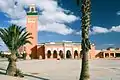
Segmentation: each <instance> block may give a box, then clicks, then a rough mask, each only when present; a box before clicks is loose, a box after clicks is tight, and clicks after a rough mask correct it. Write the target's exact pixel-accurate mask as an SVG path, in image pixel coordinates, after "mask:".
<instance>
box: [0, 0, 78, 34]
mask: <svg viewBox="0 0 120 80" xmlns="http://www.w3.org/2000/svg"><path fill="white" fill-rule="evenodd" d="M15 2H17V4H16V5H15ZM0 4H1V5H0V10H1V11H2V12H4V13H6V14H7V16H8V17H10V18H11V19H12V20H11V21H10V23H14V24H18V25H20V26H26V11H25V10H24V7H25V6H28V5H30V4H36V6H37V7H38V8H39V9H40V10H42V12H41V15H39V28H38V29H39V31H49V32H55V33H59V34H64V35H67V34H71V33H72V32H73V31H74V30H72V29H71V28H70V27H68V26H66V25H65V23H71V22H74V21H75V20H77V19H78V17H76V16H75V15H73V14H69V15H68V14H65V11H67V10H64V9H63V8H61V7H59V6H58V4H57V1H55V0H0ZM43 26H44V29H43V28H42V27H43Z"/></svg>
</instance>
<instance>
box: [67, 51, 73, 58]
mask: <svg viewBox="0 0 120 80" xmlns="http://www.w3.org/2000/svg"><path fill="white" fill-rule="evenodd" d="M66 58H72V55H71V52H70V50H67V52H66Z"/></svg>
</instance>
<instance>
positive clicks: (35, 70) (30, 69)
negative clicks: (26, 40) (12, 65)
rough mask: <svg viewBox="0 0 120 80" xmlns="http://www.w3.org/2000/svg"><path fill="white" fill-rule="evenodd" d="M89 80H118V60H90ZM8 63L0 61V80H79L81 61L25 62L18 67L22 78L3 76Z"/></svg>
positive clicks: (119, 61) (119, 71) (119, 68)
mask: <svg viewBox="0 0 120 80" xmlns="http://www.w3.org/2000/svg"><path fill="white" fill-rule="evenodd" d="M89 63H90V64H89V65H90V75H91V80H120V60H119V59H97V60H90V61H89ZM7 65H8V62H7V61H5V60H0V80H79V74H80V67H81V60H59V61H58V60H26V61H19V63H17V65H18V67H19V68H20V69H21V70H22V71H23V72H24V74H25V77H24V78H15V77H11V76H6V75H4V73H5V70H6V68H7Z"/></svg>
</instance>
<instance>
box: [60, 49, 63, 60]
mask: <svg viewBox="0 0 120 80" xmlns="http://www.w3.org/2000/svg"><path fill="white" fill-rule="evenodd" d="M59 56H60V58H62V59H63V58H64V55H63V51H62V50H60V51H59Z"/></svg>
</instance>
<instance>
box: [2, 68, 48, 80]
mask: <svg viewBox="0 0 120 80" xmlns="http://www.w3.org/2000/svg"><path fill="white" fill-rule="evenodd" d="M5 71H6V69H3V68H0V74H2V75H6V74H5ZM24 76H28V77H32V78H36V79H40V80H50V79H46V78H42V77H38V76H34V75H31V74H24Z"/></svg>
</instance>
